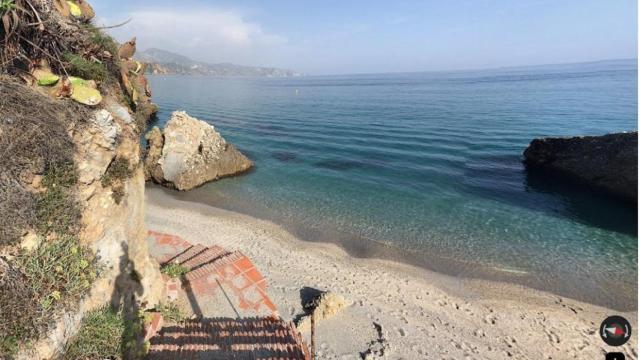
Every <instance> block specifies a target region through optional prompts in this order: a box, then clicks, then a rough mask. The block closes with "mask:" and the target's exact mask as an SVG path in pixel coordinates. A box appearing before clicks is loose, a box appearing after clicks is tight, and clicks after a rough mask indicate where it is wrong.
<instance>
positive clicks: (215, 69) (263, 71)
mask: <svg viewBox="0 0 640 360" xmlns="http://www.w3.org/2000/svg"><path fill="white" fill-rule="evenodd" d="M136 58H137V60H139V61H142V62H145V63H147V64H148V66H147V73H148V74H151V75H201V76H221V77H227V76H229V77H231V76H233V77H295V76H302V75H303V74H302V73H299V72H296V71H293V70H288V69H280V68H274V67H261V66H244V65H236V64H231V63H218V64H211V63H207V62H203V61H197V60H193V59H190V58H188V57H186V56H183V55H180V54H176V53H172V52H169V51H166V50H162V49H155V48H151V49H147V50H145V51H142V52H140V53H138V54H137V55H136Z"/></svg>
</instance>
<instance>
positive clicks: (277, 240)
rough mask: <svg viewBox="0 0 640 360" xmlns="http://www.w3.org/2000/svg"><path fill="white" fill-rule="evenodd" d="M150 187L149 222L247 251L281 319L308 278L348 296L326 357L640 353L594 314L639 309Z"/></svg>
mask: <svg viewBox="0 0 640 360" xmlns="http://www.w3.org/2000/svg"><path fill="white" fill-rule="evenodd" d="M146 196H147V203H146V206H147V209H146V223H147V227H148V228H149V229H153V230H156V231H162V232H168V233H173V234H176V235H179V236H182V237H184V238H185V239H187V240H188V241H191V242H193V243H196V242H200V243H202V244H205V245H208V244H219V245H221V246H223V247H226V248H228V249H238V250H240V251H242V252H244V253H245V254H246V255H247V256H249V257H250V258H251V259H252V260H253V262H254V263H255V264H256V266H257V267H258V268H259V269H260V271H261V272H262V273H263V275H264V276H265V277H266V278H267V281H268V283H269V287H268V292H269V295H270V296H271V298H272V300H273V301H274V303H275V304H276V305H277V306H278V309H279V312H280V314H281V315H282V317H284V318H285V319H287V320H289V319H293V318H295V317H296V316H297V315H299V314H301V313H302V306H301V304H300V291H301V290H302V289H303V288H305V287H311V288H315V289H321V290H330V291H333V292H336V293H338V294H340V295H342V296H343V297H345V298H346V299H347V300H348V301H349V302H350V304H351V305H350V306H348V307H347V308H346V309H345V310H343V311H342V312H340V313H339V314H338V315H336V316H335V317H334V318H332V319H329V320H325V321H323V322H320V323H319V324H318V331H317V343H318V355H319V357H320V358H322V359H357V358H360V357H361V354H362V353H365V352H367V350H368V349H370V348H371V349H376V350H379V349H380V348H384V349H385V356H386V358H389V359H399V358H404V359H507V358H508V359H600V358H604V354H605V352H607V351H622V352H624V353H625V355H626V356H627V358H628V359H637V351H636V348H637V341H636V336H635V335H634V336H632V339H631V341H630V342H629V343H628V344H626V345H625V346H623V347H622V348H618V349H617V350H616V349H615V348H611V347H608V346H607V345H606V344H604V343H603V342H602V340H601V339H600V337H599V335H598V327H599V325H600V322H601V321H602V320H603V319H604V318H605V317H607V316H609V315H612V314H620V315H622V316H625V317H626V318H627V319H629V320H630V321H631V323H632V325H633V326H634V328H635V329H637V326H635V325H636V324H637V313H636V312H622V313H621V312H618V311H614V310H611V309H607V308H604V307H600V306H596V305H592V304H588V303H585V302H580V301H577V300H572V299H568V298H565V297H561V296H558V295H554V294H551V293H547V292H544V291H540V290H535V289H531V288H527V287H524V286H520V285H514V284H511V283H506V282H497V281H487V280H479V279H472V278H468V277H455V276H450V275H443V274H440V273H436V272H432V271H429V270H425V269H423V268H418V267H414V266H411V265H406V264H402V263H398V262H393V261H387V260H380V259H363V258H354V257H351V256H349V255H348V254H347V253H346V252H345V251H344V250H343V249H342V248H340V247H338V246H337V245H334V244H327V243H311V242H306V241H302V240H300V239H298V238H296V237H295V236H293V235H291V234H290V233H289V232H287V231H286V230H285V229H283V228H282V227H280V226H278V225H276V224H274V223H271V222H268V221H264V220H260V219H256V218H253V217H250V216H246V215H243V214H239V213H235V212H231V211H227V210H223V209H219V208H215V207H212V206H208V205H204V204H200V203H195V202H187V201H181V200H177V199H176V198H174V197H173V196H171V195H170V194H168V193H166V192H165V191H164V190H163V189H161V188H158V187H154V186H150V187H147V192H146ZM377 326H380V327H381V331H379V329H380V328H379V327H378V328H377ZM303 335H305V336H306V337H307V338H308V336H309V334H308V333H303ZM382 344H384V345H382Z"/></svg>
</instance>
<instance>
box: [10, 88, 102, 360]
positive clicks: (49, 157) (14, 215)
mask: <svg viewBox="0 0 640 360" xmlns="http://www.w3.org/2000/svg"><path fill="white" fill-rule="evenodd" d="M88 118H89V113H88V111H87V110H86V109H85V108H84V107H82V106H81V105H77V104H75V103H74V102H72V101H70V100H54V99H51V98H49V97H48V96H45V95H42V94H39V93H37V92H36V91H34V90H33V89H31V88H28V87H27V86H25V85H22V84H20V83H18V82H17V81H16V80H15V79H12V78H10V77H6V76H4V77H3V76H0V212H2V214H3V216H0V247H7V246H11V245H14V244H16V243H17V242H18V241H19V240H20V238H21V236H22V234H23V233H24V231H25V230H28V229H31V230H32V231H35V232H36V233H37V234H38V235H39V237H40V238H41V239H46V240H42V241H41V244H40V246H38V247H37V248H36V249H35V250H34V251H33V252H30V253H25V252H20V253H17V254H15V251H14V254H15V255H16V258H14V259H13V260H11V261H10V262H5V263H4V265H6V266H4V267H0V279H1V280H0V308H1V309H2V310H0V324H1V325H0V339H2V341H0V358H2V357H3V356H5V355H7V354H11V353H12V352H15V351H16V350H17V348H18V345H19V344H24V343H25V342H26V341H28V340H29V339H33V338H35V337H36V336H37V335H38V334H39V332H40V331H41V330H42V329H44V328H45V327H46V325H47V324H48V322H49V321H50V319H51V317H52V316H53V314H54V313H55V312H54V311H47V310H49V309H52V308H54V307H55V308H56V309H57V310H59V309H62V308H65V307H66V306H68V305H69V304H71V303H72V302H73V301H75V300H76V299H77V298H78V297H79V296H80V295H81V294H82V293H83V292H84V291H85V290H86V289H87V288H88V287H89V286H90V284H91V282H92V280H93V277H94V276H95V267H94V262H93V258H92V255H91V254H90V252H89V251H88V250H86V249H84V248H82V247H81V246H79V244H78V243H79V241H78V239H77V237H75V233H76V232H77V229H78V219H79V213H80V209H79V205H78V203H77V202H76V200H75V199H76V197H75V193H74V190H75V186H76V170H75V166H74V162H73V154H74V151H75V148H74V144H73V142H72V139H71V137H70V135H69V130H70V129H73V128H75V127H76V126H82V123H83V122H84V121H85V119H88ZM37 178H40V179H41V181H40V186H38V187H37V188H36V183H34V180H35V179H37ZM16 314H20V316H16Z"/></svg>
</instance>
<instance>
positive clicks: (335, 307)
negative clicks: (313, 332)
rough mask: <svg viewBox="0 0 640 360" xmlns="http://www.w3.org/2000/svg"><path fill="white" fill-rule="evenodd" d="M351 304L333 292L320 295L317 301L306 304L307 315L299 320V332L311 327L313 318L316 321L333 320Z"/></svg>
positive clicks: (313, 300)
mask: <svg viewBox="0 0 640 360" xmlns="http://www.w3.org/2000/svg"><path fill="white" fill-rule="evenodd" d="M348 305H349V303H347V301H346V300H345V299H344V298H343V297H342V296H340V295H338V294H336V293H333V292H331V291H327V292H322V293H320V294H319V295H318V296H317V297H316V298H315V299H312V300H311V301H309V302H308V303H306V304H304V308H305V310H306V311H307V314H306V315H304V316H303V317H301V318H300V319H299V320H298V324H297V327H298V330H301V331H304V330H307V329H309V328H310V327H311V316H312V315H313V316H315V321H321V320H326V319H329V318H332V317H333V316H335V315H336V314H337V313H339V312H340V311H342V309H344V308H345V307H347V306H348Z"/></svg>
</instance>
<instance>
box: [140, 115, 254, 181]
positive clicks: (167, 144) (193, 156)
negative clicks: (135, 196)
mask: <svg viewBox="0 0 640 360" xmlns="http://www.w3.org/2000/svg"><path fill="white" fill-rule="evenodd" d="M147 142H148V145H147V158H146V159H145V173H146V174H147V176H148V177H149V179H151V180H153V181H155V182H157V183H159V184H162V185H165V186H168V187H172V188H175V189H178V190H190V189H193V188H194V187H197V186H200V185H202V184H204V183H206V182H209V181H212V180H216V179H219V178H221V177H225V176H230V175H234V174H238V173H242V172H244V171H247V170H248V169H250V168H251V167H252V166H253V163H252V162H251V160H249V159H248V158H247V157H246V156H244V155H243V154H242V153H240V152H239V151H238V150H236V148H235V147H234V146H233V145H231V144H229V143H227V142H226V141H225V139H223V138H222V136H220V134H219V133H217V132H216V131H215V129H214V127H213V126H211V125H209V124H207V123H206V122H204V121H201V120H198V119H196V118H193V117H191V116H189V115H188V114H187V113H186V112H184V111H176V112H174V113H173V114H172V115H171V119H170V120H169V122H168V123H167V125H166V126H165V128H164V132H161V131H160V130H159V129H158V128H154V129H152V130H151V131H150V132H149V133H147Z"/></svg>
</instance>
